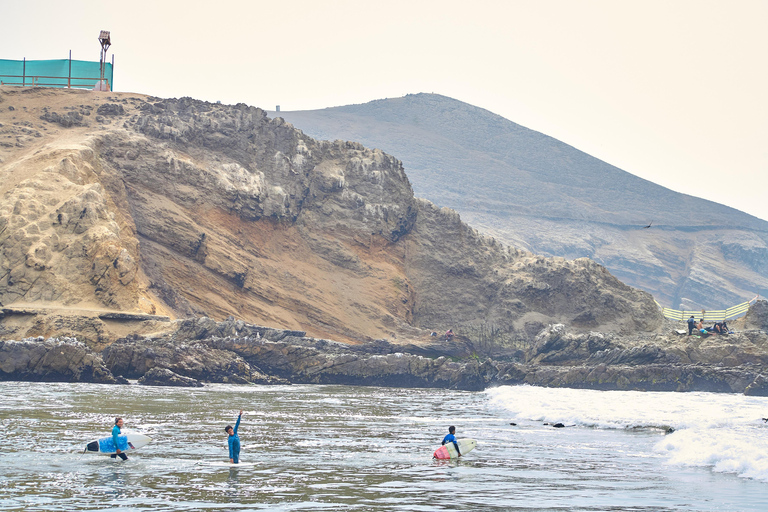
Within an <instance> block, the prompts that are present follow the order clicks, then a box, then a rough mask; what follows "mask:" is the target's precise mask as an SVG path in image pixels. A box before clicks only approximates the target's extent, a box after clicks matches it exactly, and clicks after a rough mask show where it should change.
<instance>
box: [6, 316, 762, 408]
mask: <svg viewBox="0 0 768 512" xmlns="http://www.w3.org/2000/svg"><path fill="white" fill-rule="evenodd" d="M493 350H494V351H495V353H493V354H489V353H488V352H486V351H485V350H484V348H483V346H478V345H477V344H475V343H473V342H472V341H471V340H469V339H466V338H461V337H457V338H455V339H453V340H451V341H448V342H446V341H441V342H433V343H429V344H418V345H414V344H394V343H390V342H387V341H384V340H377V341H373V342H366V343H361V344H357V345H350V344H345V343H338V342H335V341H331V340H325V339H316V338H311V337H307V336H305V333H304V332H300V331H286V330H280V329H273V328H267V327H261V326H257V325H251V324H247V323H245V322H243V321H242V320H234V319H230V320H227V321H224V322H215V321H213V320H212V319H210V318H204V317H203V318H198V319H191V320H182V321H177V322H174V323H173V328H172V329H171V330H170V331H168V332H166V333H164V334H161V335H155V336H153V337H144V336H129V337H126V338H121V339H119V340H117V341H116V342H114V343H112V344H111V345H110V346H108V347H107V348H106V349H104V350H103V351H101V353H96V352H94V351H92V350H90V349H89V348H88V347H86V346H85V345H84V344H83V343H80V342H79V341H77V340H73V339H67V338H65V339H48V340H45V339H43V338H42V337H41V338H34V339H26V340H22V341H20V342H19V341H4V342H0V380H10V379H13V380H58V381H65V382H66V381H73V382H101V383H113V384H114V383H124V384H125V383H127V380H126V377H127V378H133V379H138V383H139V384H144V385H160V386H194V387H199V386H203V385H204V382H226V383H238V384H244V383H256V384H290V383H313V384H354V385H378V386H392V387H444V388H458V389H466V390H482V389H484V388H486V387H488V386H493V385H503V384H507V385H515V384H532V385H539V386H550V387H577V388H589V389H602V390H612V389H633V390H646V391H714V392H738V393H745V394H749V395H762V396H768V334H767V333H766V331H764V330H746V331H741V332H737V333H734V334H729V335H709V336H705V337H702V336H698V335H697V336H687V335H680V334H678V333H676V332H674V331H672V332H669V333H665V334H653V335H650V334H644V335H634V336H617V335H612V334H605V333H598V332H590V333H573V332H568V330H567V329H566V328H565V326H564V325H562V324H554V325H549V326H547V328H545V329H543V330H542V331H541V332H540V333H539V334H538V335H537V336H536V339H535V341H534V343H533V345H532V346H531V347H529V349H528V350H525V351H509V352H507V353H505V354H501V353H498V347H494V348H493ZM489 355H492V356H495V357H489Z"/></svg>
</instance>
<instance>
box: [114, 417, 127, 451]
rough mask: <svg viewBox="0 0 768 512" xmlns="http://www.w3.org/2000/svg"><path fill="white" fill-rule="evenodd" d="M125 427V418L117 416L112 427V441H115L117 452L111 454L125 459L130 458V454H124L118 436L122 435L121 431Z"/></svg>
mask: <svg viewBox="0 0 768 512" xmlns="http://www.w3.org/2000/svg"><path fill="white" fill-rule="evenodd" d="M122 429H123V418H115V426H114V427H112V441H114V443H115V450H116V453H114V454H112V455H110V457H112V458H113V459H115V458H117V457H120V458H121V459H123V460H128V456H127V455H126V454H124V453H123V452H122V451H121V450H120V448H118V446H119V445H118V444H117V436H119V435H120V431H121V430H122Z"/></svg>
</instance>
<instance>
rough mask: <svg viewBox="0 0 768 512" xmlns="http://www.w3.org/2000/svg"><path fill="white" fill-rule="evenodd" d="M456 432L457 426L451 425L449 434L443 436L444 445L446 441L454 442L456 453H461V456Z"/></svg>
mask: <svg viewBox="0 0 768 512" xmlns="http://www.w3.org/2000/svg"><path fill="white" fill-rule="evenodd" d="M455 432H456V427H454V426H453V425H451V426H450V427H448V435H447V436H445V437H444V438H443V445H445V443H453V446H455V447H456V453H458V454H459V457H461V451H459V443H457V442H456V436H455V435H454V433H455Z"/></svg>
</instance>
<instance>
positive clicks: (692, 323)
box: [688, 318, 696, 336]
mask: <svg viewBox="0 0 768 512" xmlns="http://www.w3.org/2000/svg"><path fill="white" fill-rule="evenodd" d="M695 326H696V320H694V319H693V318H689V319H688V336H690V335H691V334H693V328H694V327H695Z"/></svg>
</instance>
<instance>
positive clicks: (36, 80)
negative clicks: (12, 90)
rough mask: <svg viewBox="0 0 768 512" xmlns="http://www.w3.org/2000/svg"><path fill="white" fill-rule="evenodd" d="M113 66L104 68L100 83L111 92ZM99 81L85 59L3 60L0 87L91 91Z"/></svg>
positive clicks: (94, 68) (93, 66)
mask: <svg viewBox="0 0 768 512" xmlns="http://www.w3.org/2000/svg"><path fill="white" fill-rule="evenodd" d="M112 68H113V65H112V64H110V63H106V64H105V65H104V80H105V81H106V82H107V85H108V86H109V90H110V91H112V90H114V81H113V72H112ZM99 79H100V69H99V63H98V62H94V61H88V60H71V59H60V60H26V59H24V60H3V59H0V85H22V86H27V85H28V86H40V87H78V88H88V89H92V88H93V87H94V86H95V85H96V84H97V83H98V82H99Z"/></svg>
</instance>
